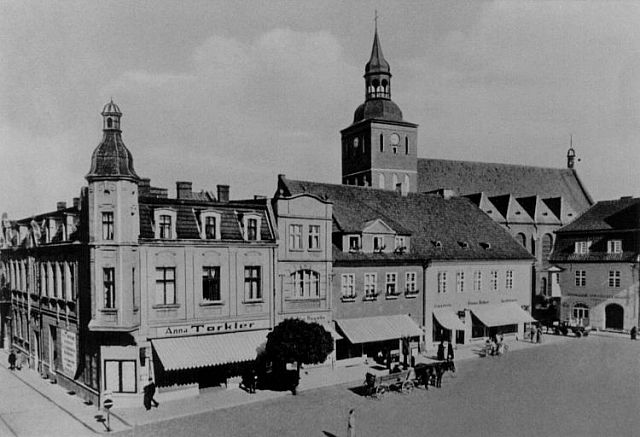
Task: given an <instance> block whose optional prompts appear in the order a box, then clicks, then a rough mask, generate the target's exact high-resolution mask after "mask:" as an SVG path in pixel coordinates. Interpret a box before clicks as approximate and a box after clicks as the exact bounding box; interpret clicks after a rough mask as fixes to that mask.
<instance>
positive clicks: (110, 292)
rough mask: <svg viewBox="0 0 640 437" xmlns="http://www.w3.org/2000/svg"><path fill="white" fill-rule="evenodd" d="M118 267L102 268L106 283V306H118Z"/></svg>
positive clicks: (104, 282)
mask: <svg viewBox="0 0 640 437" xmlns="http://www.w3.org/2000/svg"><path fill="white" fill-rule="evenodd" d="M115 276H116V269H114V268H113V267H105V268H103V269H102V278H103V284H104V307H105V308H115V307H116V282H115Z"/></svg>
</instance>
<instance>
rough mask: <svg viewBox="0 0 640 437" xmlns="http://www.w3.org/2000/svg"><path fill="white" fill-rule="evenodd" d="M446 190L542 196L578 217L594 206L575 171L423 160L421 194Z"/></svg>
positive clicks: (519, 196)
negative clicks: (562, 203)
mask: <svg viewBox="0 0 640 437" xmlns="http://www.w3.org/2000/svg"><path fill="white" fill-rule="evenodd" d="M443 188H444V189H451V190H454V191H456V193H457V194H459V195H463V196H464V195H469V194H477V193H484V194H485V195H487V196H489V197H495V196H500V195H507V194H510V195H512V196H515V197H517V198H524V197H529V196H538V197H539V198H541V199H547V200H549V202H551V203H553V200H552V199H557V198H562V201H563V202H565V205H566V207H567V209H569V210H573V211H575V212H576V213H578V214H579V213H581V212H582V211H584V210H586V209H587V208H588V207H589V206H590V205H591V204H592V203H593V201H592V200H591V197H590V196H589V193H588V192H587V191H586V189H585V188H584V186H583V185H582V182H581V181H580V179H579V178H578V175H577V173H576V172H575V171H574V170H572V169H568V168H547V167H534V166H528V165H514V164H496V163H486V162H474V161H452V160H445V159H426V158H419V159H418V191H419V192H428V191H434V190H438V189H443ZM545 202H546V201H545Z"/></svg>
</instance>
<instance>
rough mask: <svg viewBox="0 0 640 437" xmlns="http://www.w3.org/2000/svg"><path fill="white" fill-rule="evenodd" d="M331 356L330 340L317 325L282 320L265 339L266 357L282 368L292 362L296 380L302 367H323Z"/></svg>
mask: <svg viewBox="0 0 640 437" xmlns="http://www.w3.org/2000/svg"><path fill="white" fill-rule="evenodd" d="M331 352H333V338H332V337H331V334H330V333H329V332H327V331H326V330H325V329H324V328H323V327H322V326H321V325H319V324H318V323H307V322H305V321H304V320H300V319H285V320H283V321H282V322H280V324H278V325H277V326H276V327H275V328H273V331H271V332H270V333H269V334H268V335H267V346H266V353H267V356H268V357H269V358H270V359H271V360H273V361H275V362H278V363H282V364H286V363H292V362H295V363H296V365H297V368H296V370H297V380H299V379H300V366H301V365H302V364H318V363H322V362H323V361H324V360H326V359H327V357H328V356H329V354H330V353H331ZM296 385H297V384H296Z"/></svg>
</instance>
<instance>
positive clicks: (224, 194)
mask: <svg viewBox="0 0 640 437" xmlns="http://www.w3.org/2000/svg"><path fill="white" fill-rule="evenodd" d="M217 187H218V202H228V201H229V185H217Z"/></svg>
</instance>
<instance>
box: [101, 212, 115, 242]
mask: <svg viewBox="0 0 640 437" xmlns="http://www.w3.org/2000/svg"><path fill="white" fill-rule="evenodd" d="M102 239H103V240H113V212H103V213H102Z"/></svg>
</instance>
